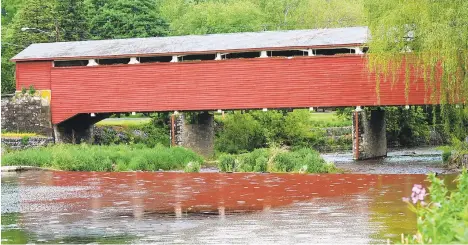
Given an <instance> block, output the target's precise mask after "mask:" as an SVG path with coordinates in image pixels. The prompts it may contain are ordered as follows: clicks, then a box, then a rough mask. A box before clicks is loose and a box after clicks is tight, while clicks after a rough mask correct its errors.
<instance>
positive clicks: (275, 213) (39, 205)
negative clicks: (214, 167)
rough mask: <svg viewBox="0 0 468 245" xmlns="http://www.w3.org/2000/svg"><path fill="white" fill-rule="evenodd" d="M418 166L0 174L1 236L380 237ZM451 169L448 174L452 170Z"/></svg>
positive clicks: (400, 218)
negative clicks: (388, 170)
mask: <svg viewBox="0 0 468 245" xmlns="http://www.w3.org/2000/svg"><path fill="white" fill-rule="evenodd" d="M425 177H426V176H425V175H422V174H386V175H379V174H320V175H318V174H307V175H306V174H249V173H231V174H229V173H228V174H224V173H193V174H186V173H173V172H113V173H102V172H64V171H55V172H54V171H29V172H23V173H19V174H17V173H12V174H8V175H6V174H3V175H2V189H1V190H2V243H154V242H161V243H170V244H186V243H201V244H226V243H236V244H258V243H268V244H271V243H276V244H291V243H303V244H309V243H335V244H339V243H383V242H386V239H387V238H390V239H392V240H393V239H397V238H398V237H399V234H401V233H407V234H408V233H414V232H415V226H416V223H415V222H416V220H415V215H414V214H413V213H411V212H410V211H409V210H408V208H407V204H405V203H404V202H402V197H404V196H410V194H411V188H412V186H413V184H423V185H425V186H426V185H427V183H426V182H425ZM451 178H452V177H451Z"/></svg>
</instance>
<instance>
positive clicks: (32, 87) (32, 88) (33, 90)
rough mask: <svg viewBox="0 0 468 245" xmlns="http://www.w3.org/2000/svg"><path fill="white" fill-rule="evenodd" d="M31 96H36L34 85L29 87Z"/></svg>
mask: <svg viewBox="0 0 468 245" xmlns="http://www.w3.org/2000/svg"><path fill="white" fill-rule="evenodd" d="M29 94H30V95H34V94H36V89H35V88H34V85H30V86H29Z"/></svg>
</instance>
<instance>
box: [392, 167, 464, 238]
mask: <svg viewBox="0 0 468 245" xmlns="http://www.w3.org/2000/svg"><path fill="white" fill-rule="evenodd" d="M428 180H429V182H430V187H429V194H428V196H425V190H423V188H422V186H417V185H415V187H414V188H413V194H412V198H411V199H410V198H408V199H406V201H407V202H408V203H409V208H410V209H411V210H412V211H414V212H415V213H416V215H417V217H418V219H417V230H418V231H417V233H416V234H415V235H409V236H406V237H405V236H402V239H401V243H403V244H467V243H468V233H467V230H466V227H467V225H468V173H467V170H466V168H464V169H463V171H462V173H461V174H460V175H459V176H458V178H457V188H456V189H455V190H451V191H450V190H448V189H447V187H446V185H445V184H444V181H443V180H441V179H439V178H438V177H436V176H435V175H434V174H430V175H429V176H428Z"/></svg>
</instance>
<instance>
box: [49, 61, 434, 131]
mask: <svg viewBox="0 0 468 245" xmlns="http://www.w3.org/2000/svg"><path fill="white" fill-rule="evenodd" d="M44 73H46V72H45V71H44ZM44 76H45V75H44ZM51 86H52V120H53V123H59V122H61V121H64V120H66V119H67V118H69V117H71V116H73V115H75V114H78V113H92V112H94V113H99V112H131V111H172V110H180V111H183V110H216V109H250V108H270V109H272V108H294V107H311V106H312V107H325V106H357V105H361V106H372V105H406V104H408V105H417V104H425V103H426V101H425V99H427V98H428V97H427V92H426V91H425V89H424V83H423V81H422V80H419V81H416V82H413V83H411V85H410V90H409V91H410V93H409V98H408V101H407V100H406V98H405V93H404V91H405V84H404V74H401V75H400V76H399V79H398V82H397V83H396V84H394V85H393V86H392V85H391V84H390V82H387V83H382V84H381V86H380V103H379V101H378V99H377V94H376V89H375V87H376V82H375V76H374V75H373V74H369V72H368V69H367V59H366V58H365V57H363V56H356V55H353V56H322V57H320V56H316V57H297V58H293V59H286V58H256V59H238V60H223V61H203V62H187V63H182V62H181V63H151V64H136V65H115V66H97V67H66V68H65V67H60V68H58V67H57V68H52V69H51Z"/></svg>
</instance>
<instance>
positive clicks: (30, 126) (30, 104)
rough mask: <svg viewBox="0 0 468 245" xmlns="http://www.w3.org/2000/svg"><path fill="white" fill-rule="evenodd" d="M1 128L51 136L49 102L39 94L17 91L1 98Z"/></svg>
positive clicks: (8, 130)
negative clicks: (12, 94) (33, 94)
mask: <svg viewBox="0 0 468 245" xmlns="http://www.w3.org/2000/svg"><path fill="white" fill-rule="evenodd" d="M1 110H2V130H4V131H7V132H29V133H37V134H40V135H44V136H52V132H53V131H52V123H51V113H50V103H49V99H48V98H42V97H41V96H40V95H36V96H32V95H30V94H21V93H17V94H16V95H14V96H13V97H5V98H2V108H1Z"/></svg>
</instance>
